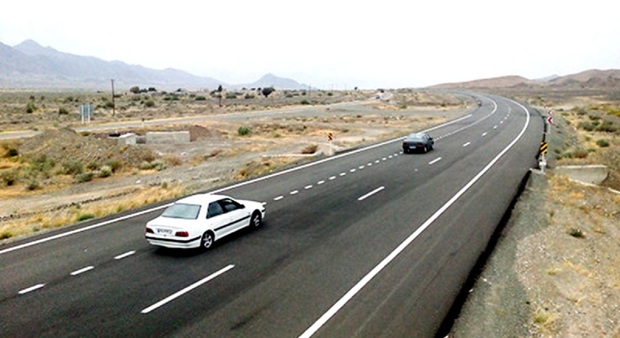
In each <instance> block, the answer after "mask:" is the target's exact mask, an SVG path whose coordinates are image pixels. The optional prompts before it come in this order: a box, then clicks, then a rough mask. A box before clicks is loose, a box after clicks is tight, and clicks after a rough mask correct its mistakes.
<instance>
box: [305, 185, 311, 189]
mask: <svg viewBox="0 0 620 338" xmlns="http://www.w3.org/2000/svg"><path fill="white" fill-rule="evenodd" d="M304 189H306V190H308V189H312V185H307V186H305V187H304Z"/></svg>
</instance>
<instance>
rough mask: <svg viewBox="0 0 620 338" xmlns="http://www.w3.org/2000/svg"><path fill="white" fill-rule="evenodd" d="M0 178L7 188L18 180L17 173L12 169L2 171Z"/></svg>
mask: <svg viewBox="0 0 620 338" xmlns="http://www.w3.org/2000/svg"><path fill="white" fill-rule="evenodd" d="M0 177H1V178H2V182H4V184H5V185H6V186H7V187H10V186H12V185H15V183H17V181H18V180H19V172H18V171H17V170H14V169H13V170H6V171H3V172H2V174H0Z"/></svg>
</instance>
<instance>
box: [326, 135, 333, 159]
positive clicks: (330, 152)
mask: <svg viewBox="0 0 620 338" xmlns="http://www.w3.org/2000/svg"><path fill="white" fill-rule="evenodd" d="M333 140H334V134H332V133H331V132H329V133H327V142H328V143H329V156H332V155H334V153H335V152H334V145H333V142H332V141H333Z"/></svg>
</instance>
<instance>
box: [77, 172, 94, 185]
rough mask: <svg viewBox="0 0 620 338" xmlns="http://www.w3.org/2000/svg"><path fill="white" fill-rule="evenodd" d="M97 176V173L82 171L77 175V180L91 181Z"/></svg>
mask: <svg viewBox="0 0 620 338" xmlns="http://www.w3.org/2000/svg"><path fill="white" fill-rule="evenodd" d="M94 176H95V174H93V173H92V172H90V171H89V172H86V173H81V174H79V175H77V180H78V182H79V183H85V182H90V181H92V180H93V177H94Z"/></svg>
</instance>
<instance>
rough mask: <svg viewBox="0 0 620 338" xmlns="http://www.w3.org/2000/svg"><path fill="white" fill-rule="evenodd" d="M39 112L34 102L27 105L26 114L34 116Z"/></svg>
mask: <svg viewBox="0 0 620 338" xmlns="http://www.w3.org/2000/svg"><path fill="white" fill-rule="evenodd" d="M36 110H37V106H36V105H35V104H34V102H32V101H31V102H28V103H27V104H26V113H28V114H32V113H34V112H35V111H36Z"/></svg>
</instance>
